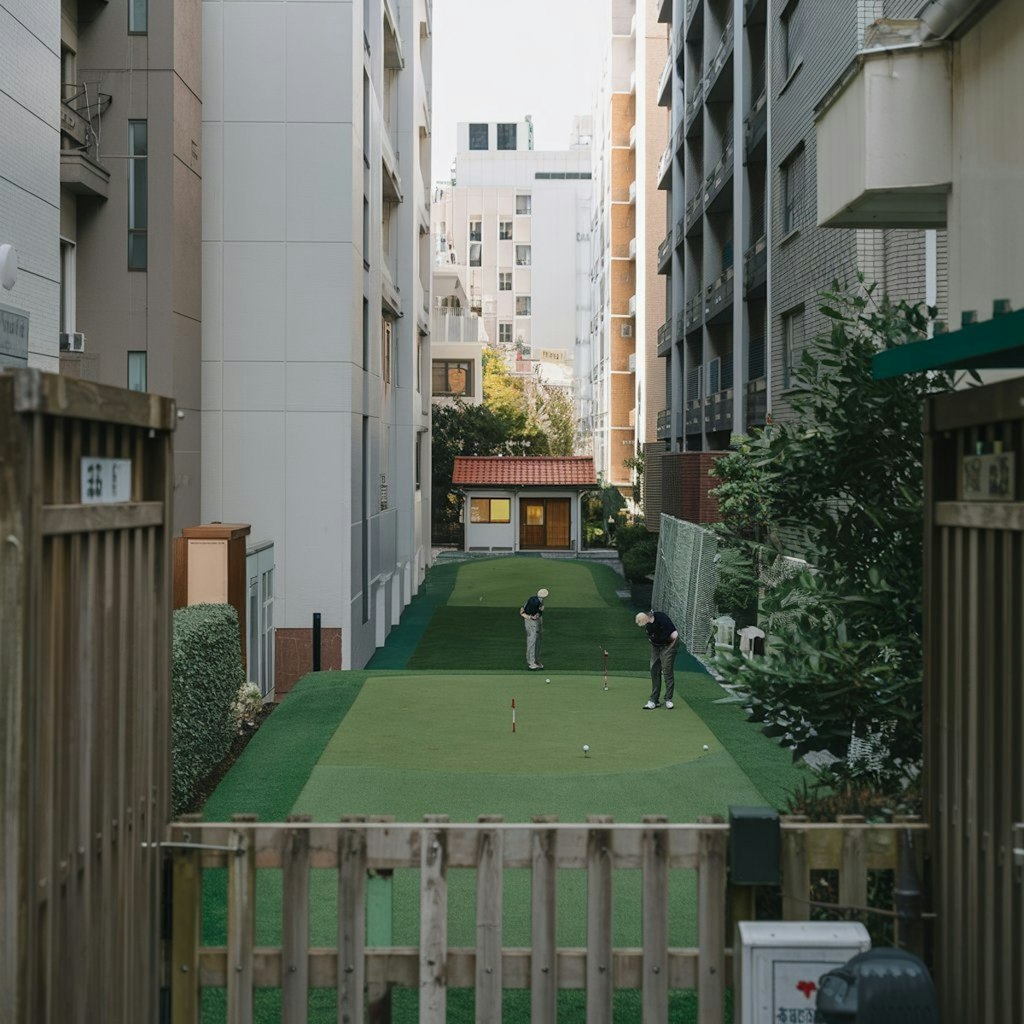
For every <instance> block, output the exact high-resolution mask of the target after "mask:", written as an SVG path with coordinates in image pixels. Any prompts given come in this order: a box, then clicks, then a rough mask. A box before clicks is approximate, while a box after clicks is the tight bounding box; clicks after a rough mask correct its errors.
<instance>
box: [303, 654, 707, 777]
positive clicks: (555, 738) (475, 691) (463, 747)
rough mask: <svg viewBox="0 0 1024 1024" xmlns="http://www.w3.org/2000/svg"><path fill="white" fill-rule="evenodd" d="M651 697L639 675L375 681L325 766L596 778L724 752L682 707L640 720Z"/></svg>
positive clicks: (330, 748)
mask: <svg viewBox="0 0 1024 1024" xmlns="http://www.w3.org/2000/svg"><path fill="white" fill-rule="evenodd" d="M548 679H550V682H547V680H548ZM648 691H649V682H648V680H647V678H646V677H644V676H641V677H640V678H639V679H638V678H637V677H636V676H635V675H634V676H632V677H625V676H610V677H609V682H608V689H607V690H606V689H604V688H603V685H602V678H601V676H600V674H597V675H592V674H588V675H576V674H569V673H564V674H563V673H557V672H551V673H549V672H547V671H544V672H525V671H524V672H517V673H496V672H489V673H486V674H481V673H477V672H470V673H462V674H452V673H448V674H441V673H429V674H423V675H419V674H408V673H406V674H394V675H390V674H387V675H386V674H383V673H381V674H375V675H374V677H373V678H371V679H368V680H367V681H366V683H365V684H364V685H363V688H362V690H361V692H360V694H359V697H358V699H357V700H356V702H355V704H354V705H353V707H352V709H351V710H350V711H349V713H348V714H347V715H346V716H345V718H344V719H343V721H342V722H341V725H340V726H339V727H338V729H337V730H336V731H335V733H334V735H333V736H332V737H331V739H330V741H329V742H328V744H327V748H326V749H325V750H324V752H323V754H322V755H321V757H320V762H319V763H320V765H360V766H385V767H387V768H390V769H404V770H411V771H419V770H422V769H424V768H428V769H429V770H430V771H432V772H451V773H454V774H456V775H463V774H475V775H480V774H496V775H515V774H528V775H538V774H539V775H545V774H566V773H569V774H572V775H580V774H585V775H593V774H595V773H600V772H605V773H608V772H637V771H646V770H648V769H652V768H664V767H666V766H668V765H671V764H679V763H683V762H686V761H690V760H692V759H694V758H697V757H706V756H707V754H708V753H709V752H713V751H717V750H719V749H720V747H719V744H718V741H717V740H716V739H715V736H714V734H713V733H712V732H711V730H710V729H708V727H707V726H706V725H705V724H704V722H703V721H702V720H701V718H700V717H699V716H698V715H696V714H695V713H694V712H693V711H692V710H691V709H690V707H689V706H688V705H687V704H685V703H684V702H681V701H680V702H678V703H677V704H676V707H675V708H674V709H673V710H672V711H668V710H665V709H663V708H662V709H658V710H657V711H642V710H641V705H642V704H643V703H644V701H645V700H646V699H647V696H648ZM513 701H515V722H516V730H515V732H513V731H512V717H513V716H512V702H513ZM583 744H587V745H589V747H590V750H589V752H588V753H587V754H584V751H583ZM705 745H706V746H707V747H708V752H705V751H704V749H703V748H704V746H705Z"/></svg>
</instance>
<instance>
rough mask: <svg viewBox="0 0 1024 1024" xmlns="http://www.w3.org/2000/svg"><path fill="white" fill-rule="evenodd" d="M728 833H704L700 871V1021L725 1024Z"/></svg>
mask: <svg viewBox="0 0 1024 1024" xmlns="http://www.w3.org/2000/svg"><path fill="white" fill-rule="evenodd" d="M727 842H728V840H727V837H726V834H725V833H724V832H704V833H702V835H701V856H700V868H699V869H698V874H697V937H698V948H699V950H700V952H699V954H698V964H697V1021H698V1024H722V1021H723V1019H724V1018H723V1012H724V1006H723V1000H724V998H725V857H726V848H727Z"/></svg>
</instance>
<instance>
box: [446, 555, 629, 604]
mask: <svg viewBox="0 0 1024 1024" xmlns="http://www.w3.org/2000/svg"><path fill="white" fill-rule="evenodd" d="M553 567H554V568H553ZM607 571H608V572H611V570H607ZM541 589H545V590H547V591H548V597H547V598H546V599H545V602H544V603H545V605H546V606H547V607H548V608H549V609H550V610H556V609H560V608H603V607H605V606H606V605H607V600H606V598H605V597H603V596H602V595H601V594H600V593H599V592H598V589H597V585H596V584H595V582H594V575H593V573H592V571H591V568H590V566H588V565H587V564H585V563H580V562H569V561H566V562H560V561H555V560H554V559H536V558H500V559H484V560H480V561H474V562H467V563H465V564H464V565H461V566H460V567H459V575H458V579H457V580H456V583H455V589H454V590H453V591H452V595H451V597H450V598H449V599H448V604H449V605H472V606H476V605H480V606H483V607H492V608H510V609H512V610H513V611H514V610H516V609H518V608H521V607H522V606H523V602H524V601H525V600H526V599H527V598H528V597H529V596H530V595H531V594H536V593H537V591H538V590H541Z"/></svg>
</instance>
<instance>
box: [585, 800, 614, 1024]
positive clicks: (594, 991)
mask: <svg viewBox="0 0 1024 1024" xmlns="http://www.w3.org/2000/svg"><path fill="white" fill-rule="evenodd" d="M587 821H588V823H589V824H590V825H591V828H590V833H589V837H588V842H587V1024H611V1020H612V981H613V979H612V859H611V849H612V838H611V829H610V828H599V827H596V826H600V825H611V823H612V819H611V818H609V817H607V816H605V815H590V816H588V818H587Z"/></svg>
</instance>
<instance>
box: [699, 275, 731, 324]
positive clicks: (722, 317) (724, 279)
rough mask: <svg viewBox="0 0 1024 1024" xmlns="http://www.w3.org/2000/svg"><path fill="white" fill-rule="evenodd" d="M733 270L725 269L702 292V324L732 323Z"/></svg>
mask: <svg viewBox="0 0 1024 1024" xmlns="http://www.w3.org/2000/svg"><path fill="white" fill-rule="evenodd" d="M734 278H735V274H734V270H733V268H732V267H731V266H730V267H726V269H725V270H723V271H722V273H721V274H719V275H718V277H717V278H716V279H715V280H714V281H713V282H712V283H711V284H709V285H708V286H707V288H706V289H705V291H704V322H705V323H707V324H709V325H717V324H725V323H730V322H731V321H732V298H733V283H734Z"/></svg>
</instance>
